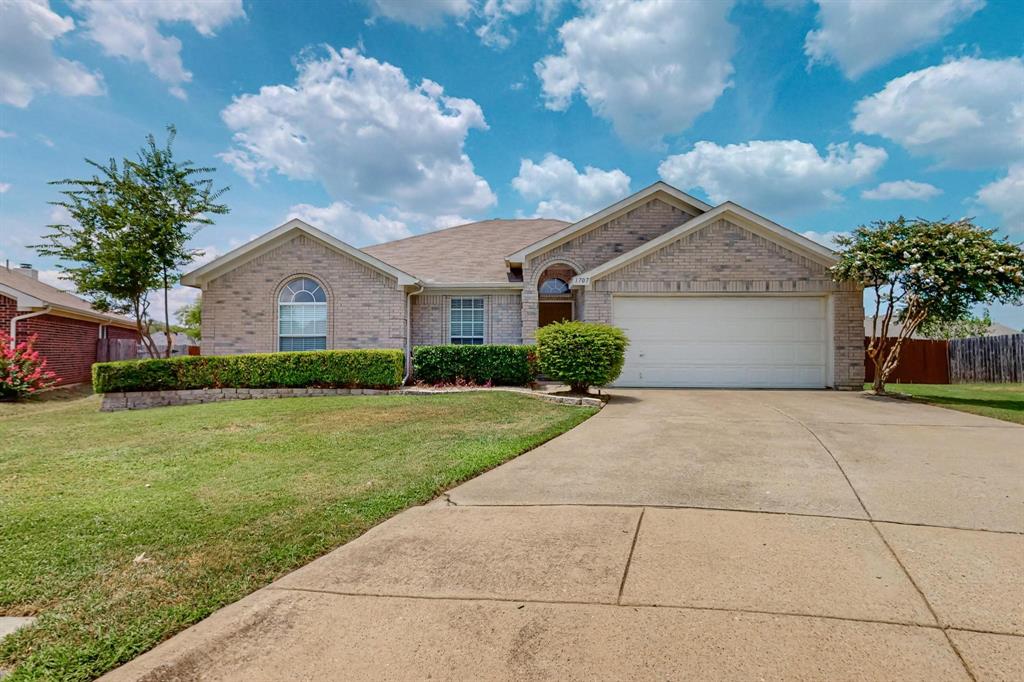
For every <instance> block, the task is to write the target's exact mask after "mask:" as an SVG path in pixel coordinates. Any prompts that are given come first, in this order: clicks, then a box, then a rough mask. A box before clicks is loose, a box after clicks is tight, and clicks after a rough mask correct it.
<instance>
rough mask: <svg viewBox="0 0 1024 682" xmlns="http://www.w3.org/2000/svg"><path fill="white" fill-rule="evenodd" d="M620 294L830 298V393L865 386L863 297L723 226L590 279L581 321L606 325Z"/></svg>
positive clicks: (799, 259)
mask: <svg viewBox="0 0 1024 682" xmlns="http://www.w3.org/2000/svg"><path fill="white" fill-rule="evenodd" d="M625 293H629V294H647V293H649V294H685V293H744V294H790V293H800V294H821V295H828V294H832V295H833V319H834V326H835V338H834V347H835V357H834V365H835V382H836V386H837V387H840V388H859V387H860V386H861V384H862V383H863V379H864V342H863V337H864V329H863V319H864V310H863V303H862V292H861V290H860V289H859V288H858V287H856V286H855V285H852V284H845V283H844V284H836V283H835V282H833V281H832V278H831V276H830V275H829V272H828V269H827V268H826V267H825V266H823V265H821V264H820V263H818V262H816V261H812V260H810V259H808V258H805V257H803V256H801V255H799V254H797V253H794V252H792V251H790V250H789V249H787V248H785V247H783V246H781V245H779V244H777V243H775V242H773V241H770V240H768V239H765V238H764V237H761V236H759V235H756V234H754V233H752V232H750V231H748V230H746V229H744V228H742V227H740V226H738V225H735V224H733V223H731V222H729V221H727V220H718V221H716V222H714V223H712V224H710V225H708V226H707V227H705V228H703V229H701V230H699V231H697V232H695V233H693V234H690V235H687V236H686V237H683V238H681V239H678V240H676V241H673V242H672V243H670V244H667V245H665V246H664V247H663V248H661V249H659V250H658V251H656V252H655V253H653V254H650V255H648V256H647V257H645V258H642V259H640V260H637V261H635V262H633V263H630V264H629V265H627V266H625V267H623V268H622V269H620V270H617V271H615V272H613V273H611V274H609V275H608V276H606V277H604V278H602V279H599V280H596V281H595V282H594V283H593V284H592V285H591V287H590V289H589V290H587V292H586V298H585V305H584V306H583V311H582V318H583V319H585V320H589V321H594V322H611V321H612V319H611V317H612V296H613V295H614V294H625Z"/></svg>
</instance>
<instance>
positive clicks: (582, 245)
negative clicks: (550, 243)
mask: <svg viewBox="0 0 1024 682" xmlns="http://www.w3.org/2000/svg"><path fill="white" fill-rule="evenodd" d="M691 218H693V216H692V215H691V214H689V213H687V212H685V211H683V210H682V209H680V208H677V207H676V206H672V205H671V204H668V203H666V202H664V201H662V200H660V199H656V198H655V199H651V200H650V201H648V202H646V203H644V204H641V205H640V206H637V207H636V208H634V209H633V210H631V211H628V212H627V213H625V214H623V215H621V216H618V217H616V218H613V219H612V220H609V221H608V222H606V223H604V224H603V225H599V226H597V227H596V228H594V229H592V230H590V231H589V232H586V233H585V234H582V235H579V236H578V237H575V238H573V239H571V240H569V241H567V242H565V243H564V244H561V245H559V246H557V247H555V248H553V249H551V250H549V251H545V252H544V253H542V254H540V255H539V256H537V257H535V258H531V259H530V260H529V262H527V263H524V264H523V298H522V317H523V333H522V336H523V339H525V340H527V341H528V342H531V341H532V340H533V335H534V332H536V331H537V301H538V294H537V285H538V279H539V278H540V275H541V274H542V273H543V272H544V271H545V270H547V269H548V268H549V267H550V266H552V265H555V264H565V265H568V266H570V267H572V268H573V270H575V271H576V274H580V273H582V272H584V271H586V270H589V269H590V268H594V267H597V266H598V265H600V264H602V263H605V262H607V261H609V260H611V259H612V258H616V257H617V256H620V255H622V254H623V253H627V252H629V251H632V250H633V249H635V248H637V247H639V246H642V245H643V244H645V243H647V242H649V241H650V240H652V239H654V238H655V237H658V236H660V235H662V234H664V233H666V232H668V231H669V230H671V229H674V228H676V227H679V225H681V224H683V223H685V222H686V221H687V220H690V219H691ZM577 306H579V301H577Z"/></svg>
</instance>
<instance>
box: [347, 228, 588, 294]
mask: <svg viewBox="0 0 1024 682" xmlns="http://www.w3.org/2000/svg"><path fill="white" fill-rule="evenodd" d="M568 224H569V223H567V222H565V221H564V220H551V219H544V218H539V219H529V220H483V221H481V222H478V223H468V224H466V225H456V226H455V227H449V228H446V229H444V230H436V231H434V232H427V233H424V234H418V235H416V236H413V237H406V238H405V239H399V240H397V241H393V242H386V243H384V244H376V245H374V246H367V247H364V248H363V249H362V250H363V252H364V253H368V254H370V255H371V256H376V257H377V258H380V259H381V260H383V261H386V262H388V263H390V264H391V265H394V266H395V267H398V268H401V269H402V270H405V271H406V272H410V273H412V274H414V275H415V276H416V277H418V278H419V279H420V280H421V281H423V282H424V283H427V284H430V285H437V284H456V285H457V284H507V283H508V282H509V273H508V268H507V267H506V265H505V254H506V253H508V252H509V251H512V250H513V249H520V248H522V247H524V246H526V245H527V244H532V243H533V242H536V241H537V240H538V239H543V238H544V237H547V236H548V235H550V234H552V233H554V232H557V231H559V230H561V229H562V228H564V227H565V226H566V225H568Z"/></svg>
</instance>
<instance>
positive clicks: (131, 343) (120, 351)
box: [96, 339, 139, 362]
mask: <svg viewBox="0 0 1024 682" xmlns="http://www.w3.org/2000/svg"><path fill="white" fill-rule="evenodd" d="M138 349H139V343H138V341H136V340H135V339H96V362H113V361H114V360H134V359H135V358H136V357H138V353H139V350H138Z"/></svg>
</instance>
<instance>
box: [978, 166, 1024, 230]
mask: <svg viewBox="0 0 1024 682" xmlns="http://www.w3.org/2000/svg"><path fill="white" fill-rule="evenodd" d="M974 198H975V201H977V202H978V203H979V204H981V205H982V206H984V207H985V208H987V209H988V210H990V211H992V212H994V213H998V214H999V215H1000V216H1001V217H1002V218H1003V221H1004V224H1003V227H1004V228H1005V229H1006V230H1007V231H1009V232H1016V233H1024V164H1017V165H1014V166H1011V167H1010V170H1009V172H1007V174H1006V176H1005V177H1003V178H1001V179H999V180H996V181H995V182H993V183H990V184H988V185H985V186H984V187H982V188H981V189H980V190H978V193H977V194H976V195H975V196H974Z"/></svg>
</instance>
